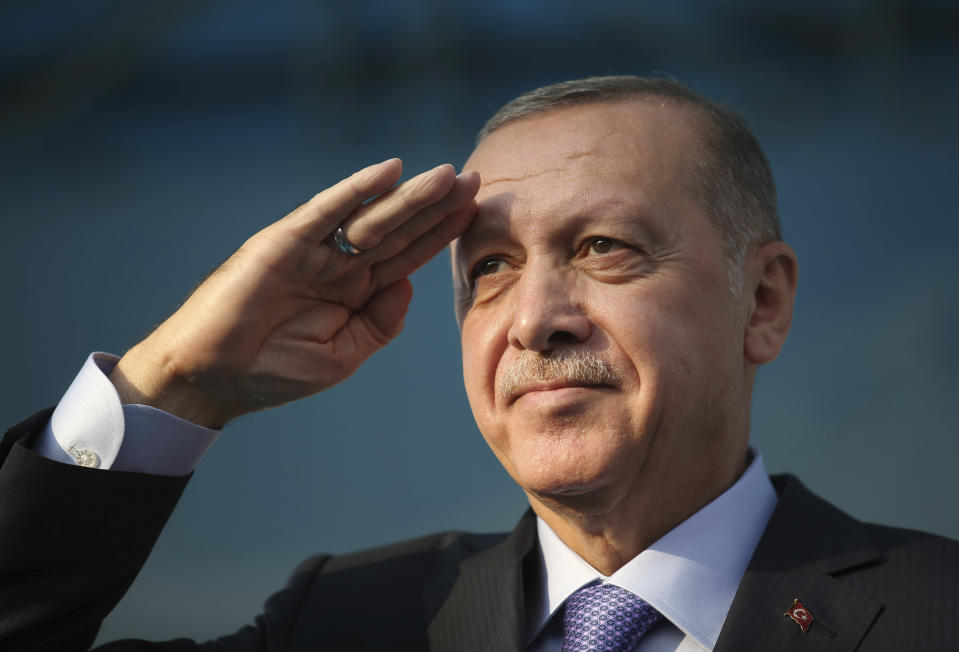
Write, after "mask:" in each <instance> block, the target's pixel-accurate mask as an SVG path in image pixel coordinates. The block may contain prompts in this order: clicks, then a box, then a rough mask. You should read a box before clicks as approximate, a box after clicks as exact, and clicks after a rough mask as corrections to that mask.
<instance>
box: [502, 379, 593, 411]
mask: <svg viewBox="0 0 959 652" xmlns="http://www.w3.org/2000/svg"><path fill="white" fill-rule="evenodd" d="M610 387H611V385H608V384H600V383H583V382H579V381H571V380H550V381H542V382H534V383H529V384H527V385H523V386H521V387H518V388H517V389H516V391H514V392H512V393H510V395H509V397H508V398H507V400H506V404H507V405H512V404H513V403H515V402H516V401H518V400H520V399H521V398H523V397H527V396H528V397H530V398H532V397H534V396H543V397H545V396H547V395H549V396H553V397H555V398H559V397H560V396H562V395H567V394H568V395H570V397H572V396H573V395H575V394H578V393H580V392H583V391H586V390H591V389H603V388H607V389H608V388H610Z"/></svg>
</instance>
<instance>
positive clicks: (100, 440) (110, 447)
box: [33, 353, 220, 475]
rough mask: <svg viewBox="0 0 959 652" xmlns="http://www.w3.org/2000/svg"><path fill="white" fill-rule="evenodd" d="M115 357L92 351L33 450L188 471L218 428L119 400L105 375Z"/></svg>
mask: <svg viewBox="0 0 959 652" xmlns="http://www.w3.org/2000/svg"><path fill="white" fill-rule="evenodd" d="M118 360H119V358H118V357H117V356H114V355H110V354H108V353H92V354H91V355H90V357H89V358H87V361H86V363H85V364H84V365H83V368H82V369H80V373H79V374H77V377H76V378H75V379H74V381H73V383H72V384H71V385H70V388H69V389H68V390H67V392H66V393H65V394H64V395H63V398H62V399H61V400H60V403H59V405H57V408H56V410H54V412H53V417H52V418H51V419H50V422H49V423H48V424H47V427H46V429H45V430H44V432H43V434H42V435H41V437H40V438H39V439H38V440H37V442H36V443H35V444H34V447H33V449H34V451H35V452H37V453H39V454H41V455H43V456H45V457H48V458H50V459H53V460H57V461H60V462H66V463H74V464H79V465H81V466H89V467H94V468H99V469H112V470H114V471H139V472H142V473H153V474H156V475H185V474H187V473H190V472H191V471H192V470H193V469H194V467H195V466H196V464H197V462H199V461H200V457H202V456H203V453H204V452H206V449H207V448H209V446H210V444H212V443H213V441H214V440H215V439H216V437H217V435H219V434H220V431H219V430H212V429H210V428H205V427H203V426H199V425H197V424H195V423H190V422H189V421H185V420H183V419H181V418H179V417H176V416H174V415H172V414H169V413H167V412H163V411H162V410H157V409H156V408H152V407H150V406H148V405H121V403H120V396H119V395H118V394H117V391H116V388H114V386H113V383H111V382H110V379H109V378H108V377H107V375H108V374H109V373H110V372H111V371H113V367H114V366H116V363H117V361H118Z"/></svg>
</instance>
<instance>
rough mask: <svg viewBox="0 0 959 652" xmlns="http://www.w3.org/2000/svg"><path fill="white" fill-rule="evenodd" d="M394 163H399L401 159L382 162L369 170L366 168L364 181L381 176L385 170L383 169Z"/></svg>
mask: <svg viewBox="0 0 959 652" xmlns="http://www.w3.org/2000/svg"><path fill="white" fill-rule="evenodd" d="M393 161H399V159H398V158H395V157H394V158H388V159H386V160H385V161H382V162H380V163H374V164H373V165H371V166H369V167H368V168H366V170H365V172H364V174H363V180H364V181H369V180H371V179H372V178H373V177H375V176H376V175H377V174H379V173H380V172H381V171H382V170H383V168H385V167H386V166H387V165H389V164H390V163H392V162H393Z"/></svg>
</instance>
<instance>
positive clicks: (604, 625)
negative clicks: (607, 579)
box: [563, 584, 662, 652]
mask: <svg viewBox="0 0 959 652" xmlns="http://www.w3.org/2000/svg"><path fill="white" fill-rule="evenodd" d="M660 618H662V614H660V613H659V612H658V611H656V609H654V608H653V607H652V606H650V604H649V603H648V602H646V601H645V600H643V599H642V598H640V597H639V596H638V595H636V594H635V593H630V592H629V591H627V590H626V589H622V588H620V587H618V586H616V585H615V584H590V585H589V586H584V587H583V588H581V589H580V590H579V591H577V592H576V593H574V594H573V595H571V596H569V598H568V599H567V600H566V611H565V612H564V613H563V652H586V651H589V652H592V651H593V650H602V651H603V652H627V651H628V650H632V649H633V647H634V646H635V645H636V643H637V642H638V641H639V639H640V637H642V635H643V634H645V633H646V631H647V630H649V628H651V627H652V626H653V625H655V624H656V623H657V622H659V619H660Z"/></svg>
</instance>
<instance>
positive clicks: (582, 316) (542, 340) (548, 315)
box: [508, 263, 592, 353]
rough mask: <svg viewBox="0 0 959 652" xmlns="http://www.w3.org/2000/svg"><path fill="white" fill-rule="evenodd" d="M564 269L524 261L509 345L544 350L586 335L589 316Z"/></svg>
mask: <svg viewBox="0 0 959 652" xmlns="http://www.w3.org/2000/svg"><path fill="white" fill-rule="evenodd" d="M564 271H565V270H562V269H556V268H552V267H550V266H549V265H546V264H541V265H537V266H532V265H530V264H529V263H528V264H527V266H526V268H525V269H524V270H523V272H522V276H521V277H520V279H519V281H518V284H517V286H516V288H515V292H514V293H513V301H514V306H513V321H512V323H511V324H510V328H509V333H508V338H509V344H510V346H513V347H516V348H520V349H528V350H531V351H538V352H541V353H543V352H546V351H548V350H550V349H552V348H555V347H559V346H564V345H570V344H576V343H579V342H584V341H586V339H588V338H589V335H590V332H591V329H592V326H591V323H590V320H589V317H588V316H587V314H586V312H585V310H584V309H583V306H582V305H581V303H580V302H579V301H578V300H577V298H576V294H577V293H576V289H575V280H574V279H570V278H566V276H567V274H565V273H564Z"/></svg>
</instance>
